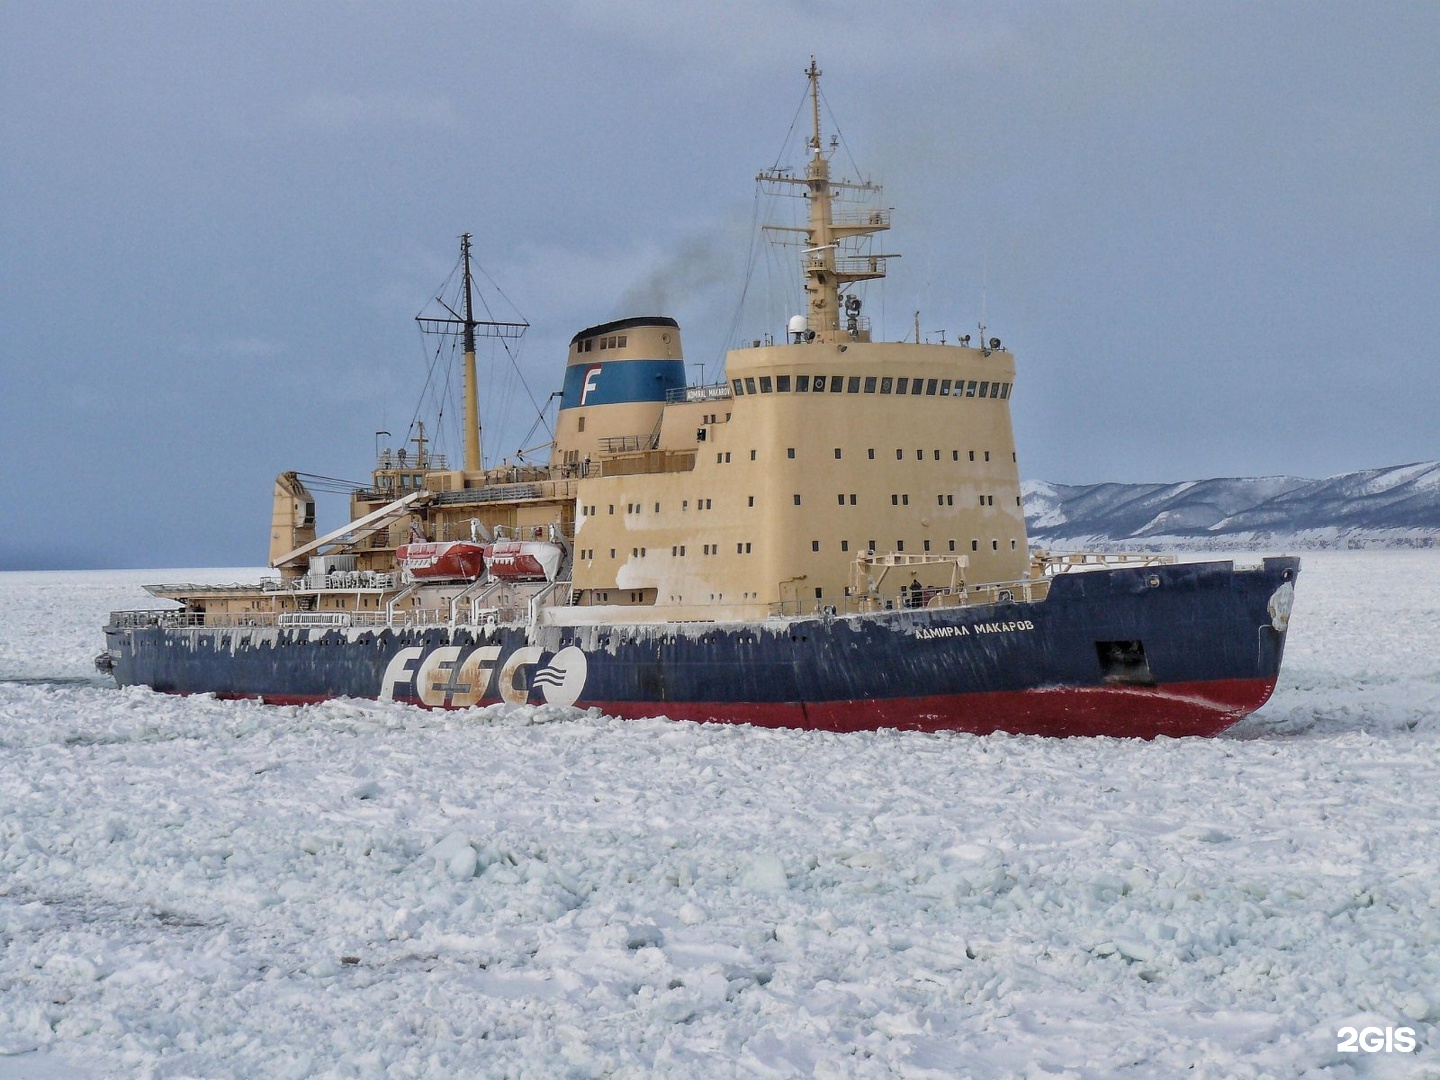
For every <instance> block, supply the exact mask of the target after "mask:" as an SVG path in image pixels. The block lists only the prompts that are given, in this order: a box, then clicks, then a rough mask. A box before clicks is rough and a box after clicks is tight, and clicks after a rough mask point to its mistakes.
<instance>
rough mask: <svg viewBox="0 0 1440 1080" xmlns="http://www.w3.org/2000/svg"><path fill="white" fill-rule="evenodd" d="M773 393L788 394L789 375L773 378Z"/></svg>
mask: <svg viewBox="0 0 1440 1080" xmlns="http://www.w3.org/2000/svg"><path fill="white" fill-rule="evenodd" d="M775 392H776V393H777V394H788V393H789V392H790V376H789V375H776V376H775Z"/></svg>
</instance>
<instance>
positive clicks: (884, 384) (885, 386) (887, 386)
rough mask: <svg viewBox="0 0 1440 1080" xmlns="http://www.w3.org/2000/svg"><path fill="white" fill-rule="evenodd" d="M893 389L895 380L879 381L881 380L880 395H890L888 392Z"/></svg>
mask: <svg viewBox="0 0 1440 1080" xmlns="http://www.w3.org/2000/svg"><path fill="white" fill-rule="evenodd" d="M894 388H895V380H894V379H890V378H885V379H881V380H880V393H882V394H888V393H890V391H891V390H893V389H894Z"/></svg>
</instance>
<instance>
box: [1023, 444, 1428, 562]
mask: <svg viewBox="0 0 1440 1080" xmlns="http://www.w3.org/2000/svg"><path fill="white" fill-rule="evenodd" d="M1021 491H1022V493H1023V494H1024V497H1025V518H1026V524H1027V525H1028V526H1029V530H1030V542H1031V544H1033V545H1036V546H1040V547H1076V546H1080V547H1086V546H1102V547H1103V546H1111V545H1115V544H1123V545H1124V546H1126V547H1142V548H1169V547H1184V548H1253V547H1273V546H1275V545H1276V544H1283V545H1285V546H1287V547H1292V548H1294V547H1301V548H1313V547H1433V546H1436V545H1437V544H1440V461H1424V462H1419V463H1417V464H1414V465H1396V466H1393V467H1390V468H1384V469H1367V470H1365V471H1363V472H1353V473H1345V474H1343V475H1341V476H1332V477H1329V478H1327V479H1324V480H1305V479H1302V478H1300V477H1294V476H1265V477H1255V478H1248V479H1220V480H1191V481H1186V482H1183V483H1178V484H1085V485H1066V484H1050V483H1046V482H1044V481H1040V480H1027V481H1025V482H1024V483H1023V484H1022V485H1021Z"/></svg>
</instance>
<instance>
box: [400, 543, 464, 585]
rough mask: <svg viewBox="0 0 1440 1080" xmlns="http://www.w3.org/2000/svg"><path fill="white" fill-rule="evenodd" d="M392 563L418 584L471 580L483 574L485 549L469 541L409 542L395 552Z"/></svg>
mask: <svg viewBox="0 0 1440 1080" xmlns="http://www.w3.org/2000/svg"><path fill="white" fill-rule="evenodd" d="M395 564H396V565H397V566H399V567H400V569H401V570H405V571H408V572H409V574H410V576H411V577H414V578H415V579H417V580H419V581H474V580H476V579H477V578H479V577H480V575H481V574H483V573H484V572H485V548H484V546H483V545H481V544H477V543H474V542H473V541H470V540H447V541H440V542H435V541H429V540H425V541H412V542H411V543H408V544H401V545H400V546H399V547H398V548H396V549H395Z"/></svg>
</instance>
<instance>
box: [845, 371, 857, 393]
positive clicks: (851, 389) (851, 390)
mask: <svg viewBox="0 0 1440 1080" xmlns="http://www.w3.org/2000/svg"><path fill="white" fill-rule="evenodd" d="M859 392H860V376H859V375H851V376H850V386H849V388H848V390H847V393H851V394H858V393H859Z"/></svg>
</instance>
